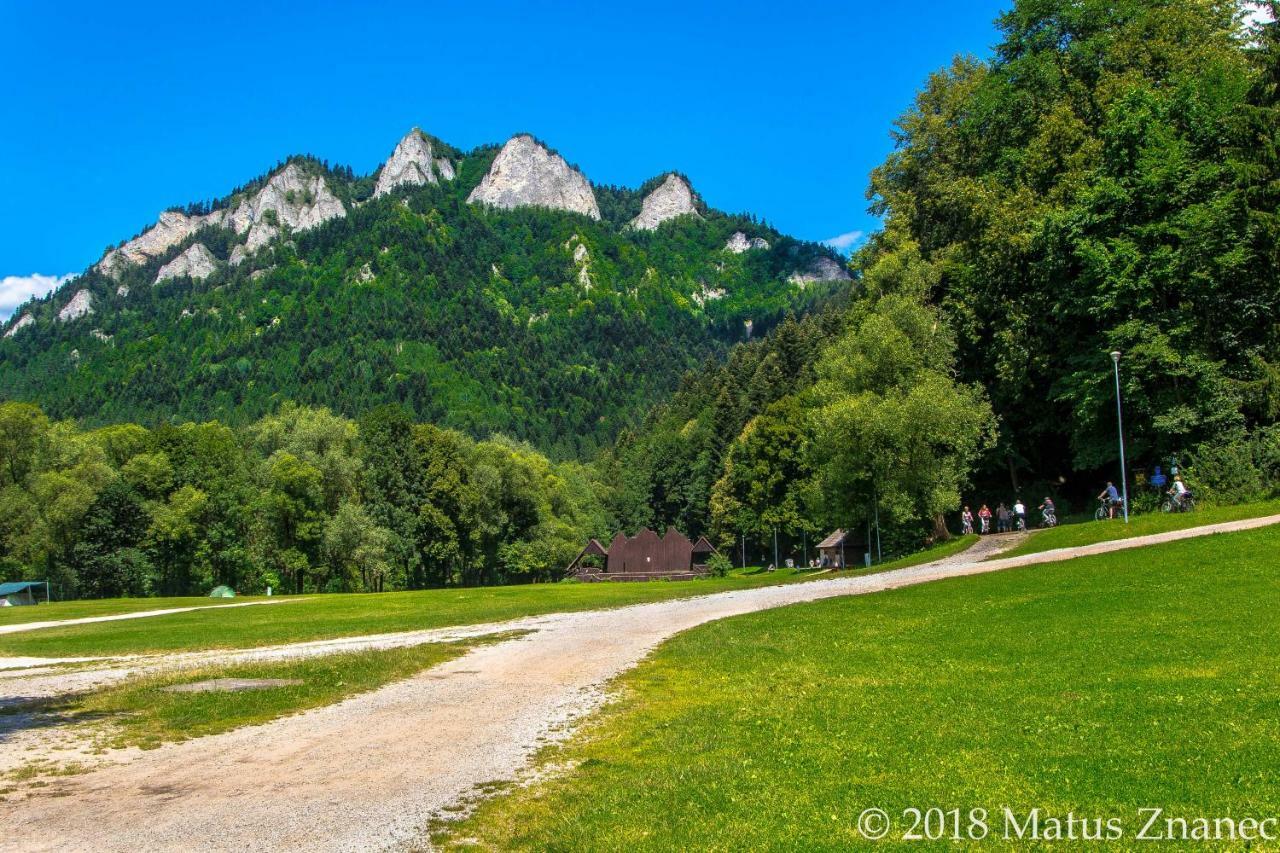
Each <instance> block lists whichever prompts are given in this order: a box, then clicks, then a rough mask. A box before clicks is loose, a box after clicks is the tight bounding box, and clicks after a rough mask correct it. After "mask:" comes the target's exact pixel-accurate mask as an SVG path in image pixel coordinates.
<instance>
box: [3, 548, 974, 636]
mask: <svg viewBox="0 0 1280 853" xmlns="http://www.w3.org/2000/svg"><path fill="white" fill-rule="evenodd" d="M973 539H974V537H963V538H961V539H957V540H952V541H950V542H947V543H944V544H943V545H940V546H938V547H936V548H932V549H929V550H926V551H921V552H920V553H918V554H913V555H911V556H910V557H906V558H903V559H902V560H896V561H894V562H892V563H885V564H883V565H881V566H877V567H876V568H875V571H883V570H886V569H890V568H900V567H902V566H904V565H912V564H914V563H919V562H926V561H928V560H932V559H937V558H939V557H944V556H947V555H949V554H951V553H954V552H955V551H957V550H960V549H963V548H966V547H968V546H969V545H970V544H972V542H973ZM830 576H831V575H830V574H821V575H815V573H813V572H807V571H796V570H792V569H779V570H778V571H776V572H764V571H760V570H754V571H748V572H745V573H744V572H737V573H734V574H731V575H730V576H728V577H724V578H707V579H704V580H696V581H684V582H667V581H650V582H648V583H591V584H535V585H529V586H504V587H481V588H470V589H434V590H422V591H417V592H395V593H382V594H379V595H316V596H308V597H306V598H304V599H299V600H294V601H290V602H289V603H288V604H283V605H272V606H270V607H237V608H232V609H229V610H228V609H223V608H213V609H209V610H199V611H192V612H189V613H177V614H173V615H170V616H155V617H148V618H146V619H138V620H127V621H120V622H98V623H94V624H89V625H71V626H67V627H60V628H42V629H39V630H36V631H31V632H29V633H20V634H12V635H7V636H0V655H32V656H46V657H63V656H66V657H74V656H95V655H117V654H132V653H144V652H164V651H189V650H196V649H213V648H248V647H251V646H262V645H272V644H277V643H292V642H302V641H306V640H317V639H323V638H328V637H343V636H359V635H363V634H379V633H383V632H389V631H411V630H421V629H427V628H442V627H447V626H454V625H474V624H478V623H482V622H499V621H503V620H507V619H516V618H519V617H522V616H536V615H540V614H544V613H556V612H569V611H577V610H594V609H597V608H605V607H622V606H625V605H629V604H643V603H645V602H651V601H666V600H670V599H674V598H687V597H689V596H694V595H705V594H708V593H713V592H724V591H727V590H734V589H750V588H752V587H758V586H768V585H772V584H780V583H795V582H798V581H804V580H807V579H809V578H813V577H830ZM28 609H38V608H28Z"/></svg>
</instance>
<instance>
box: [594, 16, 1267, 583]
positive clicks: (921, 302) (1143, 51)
mask: <svg viewBox="0 0 1280 853" xmlns="http://www.w3.org/2000/svg"><path fill="white" fill-rule="evenodd" d="M998 23H999V27H1000V30H1001V32H1002V33H1003V40H1002V41H1001V43H1000V44H999V45H998V46H997V47H996V49H995V52H994V56H993V58H992V59H990V60H989V61H979V60H976V59H972V58H958V59H957V60H956V61H955V62H954V63H953V64H952V65H951V66H950V67H949V68H947V69H944V70H942V71H939V72H937V73H936V74H934V75H933V76H932V77H930V79H929V80H928V82H927V84H926V85H925V87H924V89H923V91H922V92H921V93H920V95H919V97H918V99H917V102H916V104H915V105H914V106H913V108H912V109H910V110H909V111H908V112H907V113H906V114H905V115H903V116H902V118H901V119H900V120H899V122H898V124H897V127H896V128H895V131H894V138H895V142H896V149H895V151H894V152H893V154H892V155H891V156H890V157H889V158H888V160H887V161H886V162H885V163H884V164H883V165H882V166H881V167H880V168H879V169H877V170H876V171H875V172H874V174H873V175H872V177H871V185H870V190H869V198H870V199H871V201H872V204H873V206H874V208H875V209H876V210H877V211H878V212H880V213H881V214H883V215H884V216H885V218H886V219H885V228H884V229H883V231H881V232H880V233H878V234H876V235H875V236H874V237H873V238H872V240H871V242H870V243H869V244H868V245H867V246H866V247H865V248H864V249H863V250H862V251H861V252H860V253H859V255H858V256H857V257H856V258H855V259H854V260H855V267H857V268H858V270H859V271H860V275H859V278H860V287H859V288H858V291H857V293H856V295H855V298H854V300H853V304H852V305H851V306H849V307H842V308H837V307H836V306H835V305H832V306H829V307H828V310H826V311H824V312H822V313H820V314H819V315H816V316H813V317H810V318H808V319H807V320H802V321H801V322H798V323H790V322H789V323H786V324H783V325H782V326H781V327H779V328H778V329H777V330H776V331H775V332H774V334H773V335H772V336H771V337H770V338H769V340H767V341H761V342H757V343H753V344H749V345H746V346H742V347H739V348H737V349H735V350H734V351H733V353H732V354H731V355H730V357H729V359H728V360H727V363H726V364H724V365H723V366H713V367H711V368H709V369H708V370H706V371H704V372H702V373H700V374H699V375H698V376H697V377H696V378H692V379H690V380H688V381H686V383H685V384H684V385H683V386H682V388H681V390H680V392H679V393H677V394H676V396H675V397H674V399H673V400H672V402H671V403H669V404H666V405H664V406H661V407H659V408H658V409H657V411H656V412H655V414H654V416H653V417H652V418H651V419H650V421H649V422H648V423H646V424H645V425H644V427H642V428H641V429H639V430H637V431H635V432H633V433H629V434H627V435H626V436H624V438H623V440H622V441H621V442H620V444H619V447H618V450H617V456H616V457H615V459H614V460H613V461H614V464H615V466H616V469H615V477H616V478H617V479H618V480H619V482H621V483H622V484H623V488H622V490H621V495H622V504H621V506H620V508H619V514H620V516H621V518H623V519H624V520H625V521H626V522H628V523H629V524H631V525H632V526H635V525H639V524H658V525H661V524H665V523H668V522H674V523H677V524H679V525H681V526H682V527H683V528H686V529H691V530H694V531H704V530H707V531H711V532H713V533H714V534H715V535H717V536H718V537H719V539H720V541H721V542H723V543H728V542H729V541H732V540H733V539H735V537H741V536H745V537H746V538H747V541H748V547H749V549H752V550H753V551H754V553H755V554H756V555H768V556H767V557H765V559H771V558H772V554H771V549H770V548H769V547H768V544H767V543H770V540H771V538H772V535H773V533H774V531H777V532H778V534H779V535H780V536H781V538H782V543H783V551H784V552H788V551H790V550H791V548H792V546H793V544H795V543H798V541H799V540H800V539H801V538H802V537H803V536H806V535H807V536H809V537H810V539H809V541H810V542H812V541H813V538H812V537H814V536H817V535H825V533H826V532H828V531H830V530H831V529H833V528H835V527H837V526H844V527H852V528H854V529H865V525H866V524H867V523H868V521H869V520H872V519H875V518H877V517H878V518H879V520H880V521H881V525H882V527H883V529H884V531H885V535H886V536H888V537H889V538H890V539H891V540H893V541H892V547H893V549H894V550H898V549H899V548H900V547H904V546H905V547H911V546H913V545H915V544H918V543H919V541H920V539H921V538H922V537H923V535H924V534H925V533H927V532H929V531H930V530H931V529H934V530H937V531H938V532H941V530H940V528H941V518H940V517H939V515H938V514H939V513H943V512H951V511H955V510H958V509H959V506H960V504H961V503H962V496H963V495H965V494H966V493H968V494H972V495H973V497H972V498H970V499H971V500H991V501H993V502H994V500H996V499H1000V498H1004V499H1008V500H1011V499H1012V496H1013V495H1014V494H1022V495H1023V496H1024V497H1026V498H1032V497H1034V499H1035V500H1036V501H1038V500H1039V499H1040V497H1041V496H1042V495H1045V494H1052V495H1053V496H1055V497H1056V498H1057V499H1058V500H1059V505H1060V506H1061V507H1063V508H1066V509H1071V508H1073V507H1079V506H1080V505H1081V502H1082V501H1087V500H1089V499H1090V496H1091V495H1093V494H1094V493H1095V492H1096V491H1098V490H1099V489H1100V488H1101V484H1102V483H1103V482H1105V480H1107V479H1115V480H1117V481H1118V476H1117V474H1118V470H1119V460H1118V458H1117V443H1116V417H1115V405H1116V401H1115V393H1114V390H1113V381H1114V380H1113V375H1112V361H1111V358H1110V356H1109V352H1110V351H1112V350H1120V351H1121V352H1122V356H1121V361H1120V375H1121V386H1122V391H1123V395H1124V401H1125V406H1126V434H1127V439H1128V442H1129V462H1130V471H1129V474H1130V475H1131V479H1130V485H1131V487H1132V486H1133V483H1134V479H1133V476H1134V475H1136V474H1140V473H1141V472H1142V471H1144V470H1145V471H1149V470H1151V468H1152V466H1153V465H1155V464H1160V463H1162V462H1164V463H1166V464H1167V463H1168V461H1169V460H1170V459H1178V460H1180V461H1181V463H1182V466H1183V470H1184V472H1186V473H1188V474H1189V475H1190V478H1191V481H1192V485H1193V487H1194V488H1196V489H1197V490H1199V491H1200V492H1201V494H1202V496H1211V497H1213V498H1216V499H1219V500H1227V501H1229V500H1236V499H1256V498H1260V497H1263V496H1265V495H1267V494H1271V493H1274V492H1275V490H1276V489H1277V488H1278V486H1280V479H1278V478H1280V428H1277V427H1275V425H1274V424H1275V420H1276V416H1277V414H1280V381H1278V379H1277V377H1280V373H1278V372H1277V369H1278V368H1277V365H1280V322H1278V321H1277V309H1280V279H1278V278H1277V270H1278V266H1277V263H1278V261H1280V257H1278V255H1277V252H1278V250H1280V244H1278V243H1277V237H1278V236H1280V230H1278V229H1280V226H1278V225H1277V219H1276V213H1277V203H1278V202H1280V196H1278V195H1277V191H1276V187H1277V186H1278V185H1280V183H1278V181H1277V179H1278V178H1280V160H1278V159H1277V151H1278V148H1277V139H1278V137H1277V134H1278V133H1280V115H1278V114H1277V108H1276V98H1277V82H1278V81H1280V52H1278V50H1277V45H1278V44H1280V42H1278V41H1277V32H1276V29H1277V28H1276V26H1275V25H1274V24H1270V25H1265V26H1255V27H1253V28H1248V27H1245V26H1244V25H1243V22H1242V9H1241V8H1240V7H1239V6H1238V5H1237V4H1236V3H1234V2H1201V0H1168V2H1155V0H1121V2H1112V1H1111V0H1084V2H1077V0H1045V1H1044V2H1041V1H1040V0H1035V1H1034V2H1033V1H1032V0H1024V2H1018V3H1015V4H1014V5H1013V8H1012V9H1011V10H1010V11H1009V12H1008V13H1006V14H1005V15H1003V16H1002V17H1001V18H1000V20H999V22H998ZM988 401H989V402H988ZM988 407H989V408H988ZM993 414H994V418H993ZM974 484H976V485H978V486H980V487H981V489H980V491H979V492H977V493H973V492H969V491H968V489H969V488H970V487H971V486H972V485H974ZM931 517H932V519H933V521H934V524H933V525H931V524H930V523H929V521H930V518H931ZM739 541H740V540H739ZM762 546H764V547H762Z"/></svg>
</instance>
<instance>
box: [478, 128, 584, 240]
mask: <svg viewBox="0 0 1280 853" xmlns="http://www.w3.org/2000/svg"><path fill="white" fill-rule="evenodd" d="M467 201H469V202H472V203H478V204H487V205H490V206H492V207H501V208H508V209H509V208H513V207H549V208H552V209H553V210H569V211H573V212H574V213H581V214H584V215H585V216H590V217H591V218H592V219H599V218H600V208H599V206H598V205H597V204H596V195H595V193H594V192H592V190H591V184H590V183H588V182H587V179H586V178H585V177H583V175H582V173H581V172H579V171H577V170H576V169H574V168H573V167H571V166H570V165H569V164H568V163H566V162H565V161H564V158H563V157H561V156H560V155H558V154H552V153H551V152H550V151H548V150H547V149H546V148H544V147H543V146H542V145H540V144H539V143H538V141H537V140H535V139H534V138H533V137H532V136H528V135H521V136H514V137H512V138H511V139H509V140H507V144H506V145H504V146H502V150H501V151H499V152H498V156H497V157H495V158H494V160H493V165H491V166H490V167H489V171H488V173H487V174H485V176H484V178H483V179H482V180H481V181H480V184H479V185H478V186H477V187H476V188H475V189H474V190H472V191H471V195H469V196H467Z"/></svg>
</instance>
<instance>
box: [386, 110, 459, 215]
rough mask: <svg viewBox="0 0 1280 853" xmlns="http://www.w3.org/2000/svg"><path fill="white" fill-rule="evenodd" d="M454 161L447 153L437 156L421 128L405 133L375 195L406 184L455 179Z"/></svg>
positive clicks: (388, 162) (389, 159) (412, 184)
mask: <svg viewBox="0 0 1280 853" xmlns="http://www.w3.org/2000/svg"><path fill="white" fill-rule="evenodd" d="M453 176H454V171H453V164H452V163H450V162H449V159H448V158H447V157H436V156H435V152H434V150H433V146H432V144H431V140H430V139H428V138H427V136H426V135H425V134H424V133H423V132H422V131H421V130H419V129H418V128H416V127H415V128H414V129H413V130H411V131H409V132H408V133H407V134H405V136H404V138H403V139H401V140H400V142H399V144H398V145H396V150H395V151H392V152H391V156H390V157H389V158H388V159H387V162H385V163H383V164H382V171H381V172H379V173H378V185H377V187H375V188H374V190H373V197H374V198H378V197H379V196H383V195H386V194H387V193H389V192H391V191H392V190H393V189H395V188H396V187H399V186H404V185H406V184H408V185H410V186H421V185H422V184H435V183H439V182H440V181H441V180H445V181H451V180H453Z"/></svg>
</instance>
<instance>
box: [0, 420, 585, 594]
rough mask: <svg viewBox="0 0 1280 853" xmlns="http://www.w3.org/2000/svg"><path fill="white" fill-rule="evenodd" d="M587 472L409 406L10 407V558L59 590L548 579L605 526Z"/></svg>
mask: <svg viewBox="0 0 1280 853" xmlns="http://www.w3.org/2000/svg"><path fill="white" fill-rule="evenodd" d="M599 489H600V485H599V484H598V483H597V482H596V481H595V479H593V476H592V472H591V470H590V469H589V468H588V467H587V466H584V465H582V464H580V463H577V462H563V463H552V462H550V461H549V460H548V459H547V458H546V457H545V456H543V455H542V454H540V453H538V452H537V451H535V450H533V449H532V448H531V447H529V446H528V445H525V444H521V443H519V442H516V441H512V440H509V439H506V438H503V437H493V438H491V439H488V440H484V441H474V440H472V439H470V438H468V437H466V436H464V435H462V434H461V433H458V432H455V431H452V430H447V429H441V428H439V427H435V426H431V425H429V424H418V423H414V422H413V421H412V419H411V417H410V416H409V414H408V413H407V412H405V411H404V410H403V409H402V408H399V407H394V406H387V407H381V408H377V409H374V410H372V411H371V412H369V413H368V414H367V415H366V416H365V417H364V418H362V419H361V420H359V421H358V422H357V421H352V420H348V419H346V418H343V417H340V416H337V415H334V414H333V413H331V412H329V411H328V410H326V409H323V408H308V407H304V406H299V405H295V404H292V403H287V404H285V405H283V406H281V407H280V409H279V411H278V412H277V413H275V414H273V415H270V416H268V417H265V418H262V419H260V420H258V421H256V422H254V423H252V424H248V425H246V426H244V427H241V428H235V429H233V428H231V427H228V426H226V425H224V424H220V423H216V422H206V423H185V424H179V425H161V426H158V427H155V428H153V429H146V428H144V427H141V426H139V425H136V424H119V425H113V426H107V427H101V428H97V429H88V430H85V429H80V428H78V427H77V426H76V425H75V424H74V423H72V422H69V421H52V420H50V419H49V418H48V417H46V416H45V415H44V413H43V412H41V411H40V409H39V408H37V407H36V406H33V405H30V404H25V403H15V402H6V403H2V404H0V553H2V556H0V566H2V567H3V569H2V570H3V574H4V576H5V577H6V578H9V579H18V578H48V579H49V580H50V581H51V583H52V585H53V589H54V591H55V594H56V595H57V596H59V597H109V596H120V595H131V596H138V595H188V594H203V593H207V592H208V591H209V589H210V588H212V587H213V586H215V585H219V584H226V585H228V586H231V587H233V588H234V589H236V590H238V591H240V592H244V593H254V592H263V591H265V590H266V588H267V587H272V588H274V589H275V590H280V591H285V592H309V591H334V592H336V591H382V590H393V589H414V588H422V587H428V586H449V585H458V584H482V583H515V582H530V581H540V580H550V579H553V578H557V577H558V576H559V569H560V568H561V567H562V566H563V565H564V564H566V563H567V562H568V561H569V559H571V558H572V556H573V553H575V552H576V549H577V548H578V547H580V545H581V540H582V539H583V538H584V537H585V536H586V535H587V533H588V532H594V531H596V530H599V529H601V528H603V527H607V526H608V521H607V520H605V519H602V518H601V516H600V513H601V509H600V508H601V507H602V506H603V505H604V503H605V502H604V501H603V500H602V499H601V498H600V496H599V495H598V490H599Z"/></svg>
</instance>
